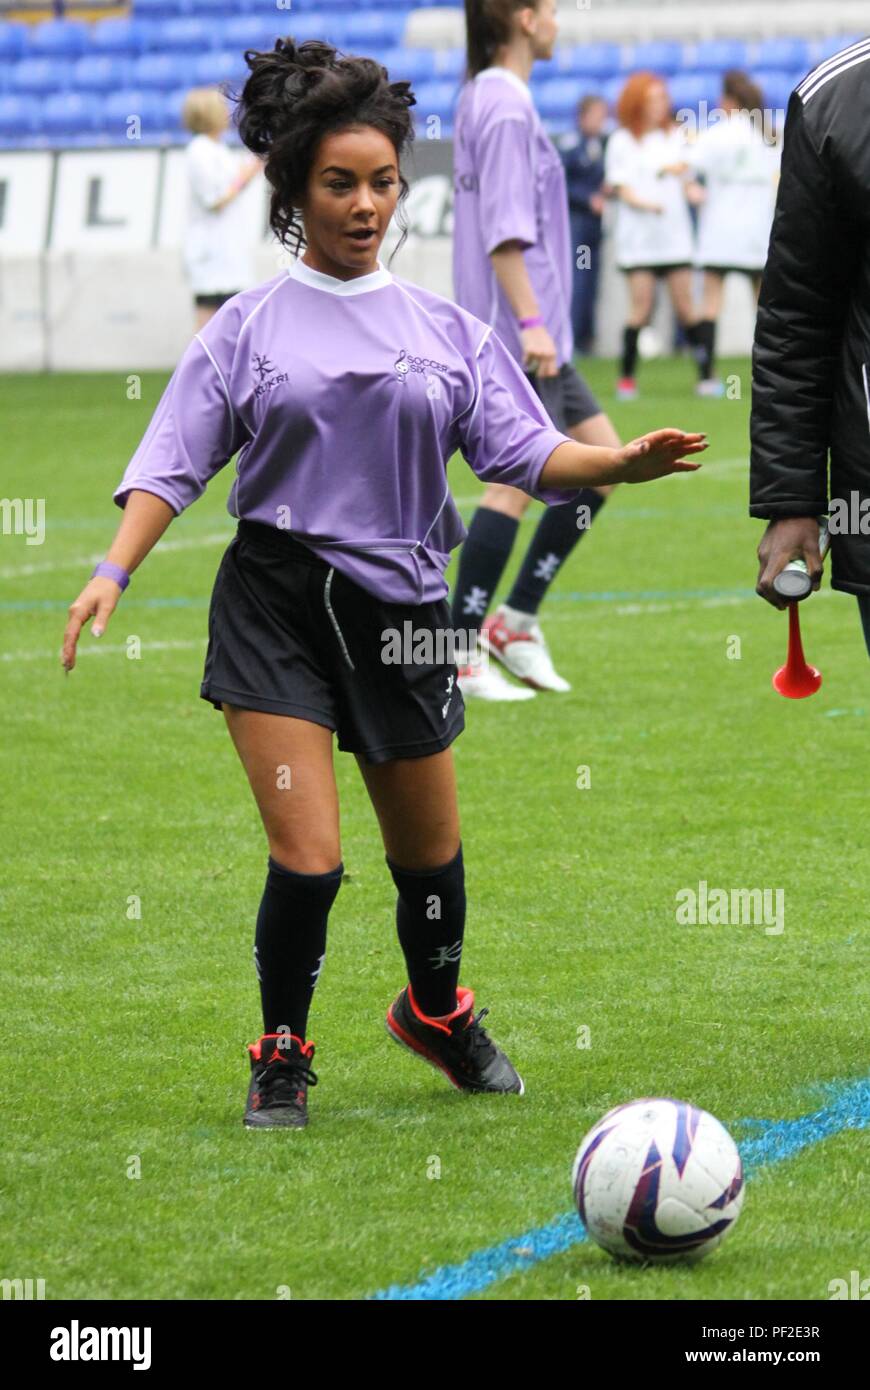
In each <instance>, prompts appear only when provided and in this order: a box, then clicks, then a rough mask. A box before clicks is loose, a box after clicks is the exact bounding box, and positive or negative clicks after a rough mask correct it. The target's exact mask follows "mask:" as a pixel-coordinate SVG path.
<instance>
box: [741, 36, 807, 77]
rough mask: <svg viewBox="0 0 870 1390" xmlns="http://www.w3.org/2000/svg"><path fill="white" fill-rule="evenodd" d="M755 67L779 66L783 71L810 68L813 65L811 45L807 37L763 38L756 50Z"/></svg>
mask: <svg viewBox="0 0 870 1390" xmlns="http://www.w3.org/2000/svg"><path fill="white" fill-rule="evenodd" d="M754 66H755V67H757V68H758V69H759V70H761V71H764V70H765V69H771V68H779V69H780V71H781V72H792V71H793V70H794V69H795V68H801V67H802V68H805V69H808V68H810V67H811V66H812V61H811V58H810V46H809V44H808V43H807V41H806V39H763V40H762V41H761V43H760V44H759V45H758V48H757V49H756V51H755V64H754Z"/></svg>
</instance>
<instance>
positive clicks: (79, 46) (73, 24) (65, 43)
mask: <svg viewBox="0 0 870 1390" xmlns="http://www.w3.org/2000/svg"><path fill="white" fill-rule="evenodd" d="M88 38H89V32H88V26H87V25H86V24H84V23H82V21H81V20H80V19H47V20H45V21H44V23H42V24H37V25H36V26H35V27H34V28H33V29H31V31H30V33H29V34H28V36H27V53H28V54H29V55H32V56H33V57H34V58H49V57H51V58H54V57H57V58H60V57H66V58H77V57H78V56H79V54H80V53H84V51H85V49H86V48H87V46H88Z"/></svg>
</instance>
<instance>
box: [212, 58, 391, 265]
mask: <svg viewBox="0 0 870 1390" xmlns="http://www.w3.org/2000/svg"><path fill="white" fill-rule="evenodd" d="M245 62H246V63H247V65H248V67H249V68H250V70H251V72H250V76H249V77H248V78H247V79H246V81H245V85H244V87H243V88H242V91H241V94H240V96H239V97H238V98H237V101H238V105H237V107H236V112H235V119H236V124H237V126H238V129H239V134H240V136H241V138H242V141H243V142H244V144H245V145H247V147H248V149H249V150H251V151H253V153H254V154H258V155H266V166H265V173H266V178H267V179H268V181H269V183H270V184H271V186H272V197H271V203H270V208H269V225H270V226H271V228H272V230H273V232H274V233H275V235H276V237H277V238H278V240H279V242H280V243H281V245H282V246H284V247H286V248H287V249H288V250H291V251H292V252H293V254H294V255H297V256H298V255H299V252H300V249H301V247H302V246H303V245H305V244H306V243H305V231H304V228H303V225H302V218H301V216H300V214H299V209H298V204H300V203H301V202H302V200H303V198H304V197H305V192H306V189H307V186H308V177H309V174H310V172H311V165H312V163H313V161H314V155H315V152H316V150H317V147H318V144H319V142H320V140H321V139H322V138H323V136H324V135H329V134H333V133H335V132H336V131H339V130H346V129H347V128H348V127H351V126H373V127H374V129H375V130H379V131H381V133H382V134H384V135H386V136H387V137H388V139H389V140H391V141H392V143H393V147H394V149H395V151H396V164H397V166H399V187H400V193H399V203H398V212H397V221H398V224H399V226H400V227H401V228H402V235H401V238H400V240H399V243H398V245H397V246H396V248H395V250H394V252H393V255H395V253H396V251H398V250H399V247H401V246H402V244H403V242H404V241H405V238H406V237H407V235H408V228H407V224H406V222H405V221H404V218H403V216H402V213H403V207H402V205H403V203H404V200H405V199H406V198H407V196H408V183H407V180H406V179H405V177H404V175H403V174H402V172H401V158H402V155H403V153H404V151H405V149H406V148H407V147H408V146H409V145H410V143H411V141H412V140H413V138H414V125H413V122H412V120H411V117H410V114H409V111H408V108H409V107H410V106H414V105H416V98H415V97H414V95H413V93H412V91H411V84H410V82H391V81H390V78H389V74H388V72H387V70H386V68H384V67H382V66H381V64H380V63H377V62H375V60H374V59H373V58H358V57H353V56H349V55H345V54H343V53H340V52H339V50H338V49H336V48H334V47H333V46H332V44H329V43H325V42H323V41H321V40H320V39H306V40H305V42H304V43H300V44H297V43H296V42H295V41H294V39H292V38H286V39H278V40H276V43H275V48H274V50H273V51H272V52H271V53H261V52H258V51H257V50H256V49H247V50H246V52H245ZM294 204H296V205H297V206H296V207H294ZM294 237H295V244H294V245H291V240H292V238H294ZM390 259H391V260H392V257H391V258H390Z"/></svg>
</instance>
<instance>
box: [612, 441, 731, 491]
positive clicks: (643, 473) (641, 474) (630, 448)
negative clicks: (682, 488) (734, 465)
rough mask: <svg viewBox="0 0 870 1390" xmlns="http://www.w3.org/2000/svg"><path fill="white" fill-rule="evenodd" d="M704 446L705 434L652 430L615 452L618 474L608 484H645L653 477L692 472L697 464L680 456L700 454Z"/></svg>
mask: <svg viewBox="0 0 870 1390" xmlns="http://www.w3.org/2000/svg"><path fill="white" fill-rule="evenodd" d="M707 447H708V445H707V436H706V435H705V434H686V433H685V432H684V431H683V430H654V431H653V433H652V434H645V435H643V436H642V438H640V439H634V440H632V442H631V443H630V444H626V445H625V448H623V449H620V450H619V454H618V458H619V472H618V474H617V476H616V477H614V478H613V480H612V481H613V482H620V483H649V482H652V481H653V479H655V478H666V477H667V476H668V474H670V473H695V472H696V471H697V470H698V468H699V467H700V464H697V463H690V462H689V461H688V460H687V459H686V458H685V457H683V456H684V455H686V454H702V453H703V452H704V450H705V449H706V448H707Z"/></svg>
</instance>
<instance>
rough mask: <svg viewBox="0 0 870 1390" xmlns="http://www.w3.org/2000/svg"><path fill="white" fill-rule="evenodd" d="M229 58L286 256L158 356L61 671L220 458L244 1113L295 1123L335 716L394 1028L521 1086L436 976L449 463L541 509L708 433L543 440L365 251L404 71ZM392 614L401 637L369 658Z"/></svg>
mask: <svg viewBox="0 0 870 1390" xmlns="http://www.w3.org/2000/svg"><path fill="white" fill-rule="evenodd" d="M246 58H247V62H248V65H249V67H250V69H251V72H250V76H249V77H248V80H247V82H246V84H245V88H244V92H243V95H242V99H241V114H240V121H239V126H240V131H241V135H242V138H243V140H244V142H245V144H246V145H247V146H248V148H249V149H251V150H252V151H253V152H254V153H255V154H262V155H264V156H266V177H267V178H268V180H269V183H270V184H271V187H272V200H271V223H272V227H273V228H274V231H275V234H276V236H277V237H278V239H279V240H280V241H281V242H282V243H284V244H293V243H294V242H295V247H296V249H298V248H299V247H300V246H304V248H305V251H304V255H303V256H302V258H301V259H299V260H297V261H296V262H295V263H294V264H293V265H292V266H291V268H290V269H289V270H285V271H282V272H281V273H280V274H279V275H276V276H275V277H274V278H273V279H271V280H269V281H268V282H267V283H266V284H264V285H260V286H259V287H258V288H256V289H253V290H248V291H245V292H243V293H242V294H239V295H236V296H235V297H234V298H233V299H231V300H229V301H228V302H227V303H226V304H225V305H223V306H222V307H221V309H219V310H218V312H217V314H216V315H215V316H214V318H213V319H212V320H211V321H210V322H209V323H208V324H207V325H206V327H205V328H204V329H203V331H202V333H201V334H200V335H199V336H198V337H197V338H195V339H194V341H193V342H192V343H191V345H190V346H189V348H188V349H187V351H186V352H185V353H184V355H183V357H182V358H181V361H180V362H179V364H178V366H177V368H176V370H175V372H174V374H173V376H172V379H171V380H170V382H169V385H168V386H167V388H166V391H165V393H164V395H163V397H162V399H161V401H160V403H159V405H158V407H157V409H156V411H155V414H154V416H153V418H152V420H151V423H150V425H149V427H148V429H147V431H146V433H145V435H144V437H143V439H142V442H141V443H140V445H139V448H138V449H137V451H136V453H135V454H134V455H133V458H132V460H131V462H130V464H129V466H128V468H127V470H126V472H125V474H124V477H123V479H122V482H121V484H120V486H119V487H118V489H117V490H116V492H115V494H114V497H115V501H116V502H117V503H118V505H119V506H122V507H124V517H123V520H122V521H121V525H120V527H119V530H118V534H117V536H116V538H115V540H114V542H113V543H112V546H111V548H110V550H109V553H108V557H107V559H106V560H105V561H103V562H102V563H101V564H99V565H98V566H97V567H96V569H95V571H94V577H92V578H91V579H90V581H89V583H88V584H87V585H86V587H85V588H84V590H83V591H82V593H81V594H80V595H79V597H78V598H77V599H76V600H75V602H74V603H73V604H72V605H71V608H70V618H69V623H68V625H67V628H66V632H65V636H64V646H63V660H64V664H65V666H66V668H67V670H69V669H71V668H72V666H73V665H74V662H75V648H76V641H77V639H78V636H79V632H80V630H81V628H82V625H83V623H85V622H86V621H87V620H88V619H89V618H91V617H94V619H95V622H94V626H93V629H92V630H93V632H94V635H99V634H100V633H101V632H104V631H105V628H106V624H107V622H108V620H109V617H110V615H111V613H112V611H113V610H114V608H115V605H116V604H117V602H118V599H119V598H120V595H121V593H122V591H123V589H124V588H125V587H126V585H127V583H128V580H129V575H130V573H131V572H132V571H134V570H135V569H136V568H137V566H138V565H139V564H141V562H142V560H144V558H145V556H146V555H147V554H148V553H149V551H150V550H151V548H152V547H153V546H154V544H155V543H156V542H157V540H158V539H159V538H160V536H161V535H162V534H163V532H164V531H165V530H166V528H167V526H168V525H169V523H170V521H171V520H172V518H173V516H175V515H177V514H178V513H179V512H181V511H182V510H184V508H185V507H187V506H189V505H190V504H191V503H192V502H193V501H195V500H196V498H197V497H199V496H200V495H201V493H202V492H203V490H204V489H205V486H206V484H207V482H208V481H209V479H210V478H212V477H213V476H214V475H215V474H216V473H217V472H218V471H219V469H221V468H223V467H224V465H225V464H226V463H227V462H228V460H229V459H230V458H231V457H232V456H233V455H234V454H238V459H237V464H236V477H235V479H234V481H233V485H232V488H231V491H230V496H229V502H228V510H229V511H230V513H231V515H232V516H234V517H236V518H237V520H238V529H237V532H236V535H235V537H234V539H233V540H232V542H231V543H230V545H229V547H228V548H227V550H226V552H225V554H224V557H223V559H222V561H221V565H220V569H219V571H218V575H217V579H216V581H215V586H214V590H213V594H212V600H211V608H210V612H209V646H208V651H207V654H206V661H205V672H204V677H203V682H202V686H201V690H200V694H201V696H202V698H203V699H206V700H209V701H211V703H212V704H213V705H214V707H215V708H216V709H221V708H222V709H223V714H224V717H225V719H226V722H227V725H228V728H229V732H230V735H231V737H232V739H233V741H234V744H235V747H236V749H237V750H238V754H239V757H240V759H241V761H242V763H243V765H244V768H245V772H246V774H247V776H248V779H249V781H250V785H251V789H252V791H253V794H254V797H255V799H256V801H257V805H258V808H259V811H260V814H261V817H262V821H263V826H264V829H265V833H266V839H267V841H268V846H269V860H268V875H267V879H266V886H265V891H264V893H263V898H262V902H261V904H260V909H259V915H258V918H257V927H256V946H255V960H256V966H257V973H258V977H259V983H260V992H261V1001H262V1007H263V1033H262V1036H261V1037H260V1038H259V1039H258V1040H257V1042H255V1043H250V1044H249V1045H248V1050H249V1052H250V1061H251V1078H250V1086H249V1092H248V1101H247V1106H246V1109H245V1115H244V1123H245V1124H246V1125H248V1126H251V1127H258V1128H261V1127H272V1126H299V1125H303V1124H305V1123H306V1121H307V1104H306V1101H307V1089H308V1085H309V1084H310V1083H312V1082H314V1081H315V1080H316V1077H315V1076H314V1073H313V1072H312V1070H311V1063H312V1058H313V1055H314V1046H313V1043H312V1042H310V1041H306V1032H307V1021H308V1012H309V1006H310V1004H311V1000H312V994H313V991H314V987H315V983H316V981H317V978H318V976H319V974H320V970H321V966H322V964H323V959H324V955H325V951H326V924H327V917H328V915H329V911H330V908H331V907H332V904H333V901H334V899H335V896H336V893H337V892H338V888H339V884H340V883H341V878H342V873H343V865H342V862H341V845H340V839H339V807H338V795H337V789H336V782H335V775H334V770H333V734H334V733H335V732H337V733H338V746H339V749H343V750H346V751H350V752H353V753H354V754H355V756H356V758H357V762H358V764H359V767H360V771H361V773H362V777H363V779H364V782H365V785H366V789H367V791H368V794H369V796H370V798H371V801H372V803H373V806H374V809H375V812H376V815H377V817H378V820H379V823H380V828H381V832H382V836H383V843H384V848H385V852H386V859H387V864H388V866H389V869H390V872H391V873H392V876H393V879H394V881H395V884H396V887H397V889H398V904H397V919H396V920H397V927H398V935H399V942H400V944H401V948H402V951H403V953H404V956H405V960H406V963H407V971H408V979H409V983H408V984H407V985H406V986H405V987H404V988H403V989H402V990H400V992H399V993H398V995H397V996H396V998H395V999H394V1001H393V1003H392V1004H391V1005H390V1008H389V1010H388V1013H387V1027H388V1029H389V1032H390V1034H391V1035H392V1037H393V1038H395V1039H396V1041H397V1042H400V1043H402V1044H403V1045H404V1046H406V1047H408V1048H410V1049H411V1051H412V1052H414V1053H416V1054H417V1055H418V1056H419V1057H421V1058H423V1059H425V1060H426V1061H428V1062H430V1063H432V1064H434V1065H435V1066H436V1067H439V1068H440V1069H441V1071H443V1072H444V1073H445V1075H446V1076H447V1077H448V1079H449V1080H450V1081H451V1082H452V1084H453V1085H454V1086H455V1087H457V1088H458V1089H459V1090H463V1091H490V1092H515V1093H522V1089H523V1086H522V1082H521V1080H520V1077H519V1076H518V1074H517V1072H516V1070H515V1069H514V1067H513V1066H512V1065H511V1063H510V1062H509V1061H508V1059H507V1057H506V1056H505V1054H504V1053H503V1052H502V1051H501V1050H500V1049H499V1048H498V1047H497V1046H496V1044H495V1043H494V1042H493V1041H492V1040H491V1039H490V1038H489V1037H488V1036H487V1033H486V1032H485V1030H484V1028H483V1026H482V1019H483V1015H484V1013H485V1012H486V1010H481V1011H480V1012H479V1013H477V1014H475V1012H474V995H473V993H472V991H471V990H470V989H467V988H462V987H460V986H459V967H460V958H461V952H462V941H463V931H464V925H465V907H466V901H465V887H464V876H463V851H462V844H461V841H460V827H459V813H458V810H457V804H456V780H455V776H454V768H453V755H452V751H451V749H450V744H451V743H452V742H453V740H454V738H455V737H456V736H457V734H458V733H459V732H460V731H461V730H462V728H463V702H462V696H461V694H460V692H459V691H458V689H457V688H456V684H455V677H456V664H455V662H454V661H453V660H452V659H451V657H449V656H447V657H444V656H443V654H439V653H438V651H437V649H436V650H435V651H434V652H432V651H430V652H429V653H427V652H426V650H425V648H426V646H427V645H430V646H433V645H435V646H436V647H437V639H439V638H441V639H443V638H444V637H445V635H449V634H450V627H451V625H450V610H449V607H448V604H447V601H446V598H445V594H446V591H447V585H446V583H445V581H444V570H445V569H446V566H447V562H448V558H449V553H450V550H451V549H452V548H453V547H454V546H455V545H456V544H457V543H458V541H459V539H460V537H461V531H462V526H461V521H460V519H459V514H458V512H457V510H456V507H455V505H454V503H453V500H452V498H451V496H450V493H449V490H448V487H447V478H446V469H447V462H448V460H449V459H450V457H451V455H452V454H453V452H454V451H455V450H456V449H460V450H461V451H462V453H463V454H464V456H465V458H466V459H467V460H468V462H469V463H470V464H471V466H472V468H473V469H474V470H475V472H476V473H477V474H478V475H479V476H480V477H483V478H485V479H487V480H491V479H495V478H500V479H502V480H504V481H505V482H507V483H509V484H511V485H512V486H521V487H523V488H526V489H528V490H529V491H531V492H534V493H535V494H536V495H537V496H539V497H541V498H543V499H544V500H545V501H547V502H551V503H552V502H561V501H563V500H564V498H565V497H566V496H570V495H571V493H572V491H574V490H576V489H577V488H580V487H585V486H588V485H600V484H607V483H611V482H643V481H646V480H648V479H652V478H657V477H662V476H664V475H665V474H668V473H674V472H685V471H688V470H691V469H694V468H696V467H697V465H696V464H694V463H692V462H691V461H690V460H689V459H688V458H683V456H684V455H691V454H695V453H699V452H700V451H701V450H702V449H704V448H705V447H706V446H705V443H704V439H703V436H702V435H698V434H683V433H682V432H681V431H679V430H661V431H659V432H657V433H655V434H651V435H647V436H646V437H645V438H644V439H642V440H638V441H636V442H634V443H633V444H630V445H627V446H626V447H625V448H623V449H611V448H589V447H585V446H583V445H581V444H577V443H576V442H575V441H574V440H571V439H568V438H566V437H565V436H564V435H562V434H560V433H559V431H558V430H556V429H554V428H553V426H552V425H551V423H550V421H549V420H548V419H547V416H546V414H545V412H544V410H543V408H542V406H541V404H540V402H539V400H538V398H537V396H536V395H535V393H534V391H533V390H532V389H531V387H530V386H529V385H528V383H527V382H526V380H525V377H524V376H523V374H522V372H521V371H520V369H519V368H518V367H517V365H516V363H515V362H514V360H513V358H512V357H511V356H510V354H509V353H508V352H507V350H506V349H505V348H504V347H503V345H502V344H501V342H500V341H499V339H498V338H497V337H496V335H495V334H494V333H493V332H492V330H491V329H490V328H488V327H487V326H486V325H485V324H483V323H481V322H480V321H479V320H478V319H476V318H474V317H473V315H471V314H469V313H467V312H466V311H465V310H464V309H461V308H459V307H458V306H456V305H455V304H453V303H451V302H450V301H449V300H447V299H444V298H442V297H441V296H439V295H436V294H432V293H430V292H428V291H426V290H422V289H419V288H418V287H417V286H416V285H413V284H410V283H408V282H407V281H404V280H400V279H398V278H397V277H395V276H393V275H392V274H391V272H390V271H389V270H387V269H386V268H385V267H384V266H383V265H382V264H381V263H380V261H379V260H378V250H379V247H380V245H381V242H382V240H383V238H384V234H385V233H386V231H387V228H388V225H389V223H390V220H391V218H392V216H393V213H394V212H395V210H396V205H397V202H398V200H399V197H400V196H401V197H402V198H404V197H405V195H406V194H407V191H408V188H407V183H406V181H405V179H404V177H403V175H402V173H401V161H402V157H403V154H404V153H405V151H406V149H407V147H408V144H409V142H410V140H411V139H412V136H413V127H412V124H411V117H410V113H409V110H408V108H409V106H410V105H412V104H413V101H414V98H413V96H412V94H411V91H410V87H409V84H408V83H406V82H395V83H391V82H390V80H389V77H388V75H387V73H386V71H385V70H384V69H383V68H382V67H381V66H380V65H379V64H378V63H376V62H374V61H372V60H371V59H368V58H356V57H342V56H340V55H339V54H337V53H336V51H335V49H334V48H332V47H331V46H330V45H329V44H326V43H321V42H319V41H314V40H311V41H308V42H306V43H303V44H301V45H300V46H297V45H296V44H295V43H294V41H293V40H292V39H286V40H280V39H279V40H278V42H277V44H276V46H275V50H274V52H272V53H254V52H249V53H248V54H247V55H246ZM400 190H401V194H400ZM406 626H407V627H410V628H411V629H412V631H413V634H414V650H413V652H406V653H405V656H404V660H403V661H401V662H397V661H395V660H394V659H392V658H391V657H390V659H388V653H391V652H394V651H395V643H394V642H393V641H392V640H391V639H390V634H391V633H393V634H394V633H395V632H396V631H398V632H399V633H400V634H401V633H402V632H403V630H404V629H405V628H406ZM420 638H422V639H424V640H423V641H422V642H419V641H418V639H420Z"/></svg>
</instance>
